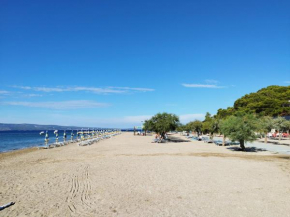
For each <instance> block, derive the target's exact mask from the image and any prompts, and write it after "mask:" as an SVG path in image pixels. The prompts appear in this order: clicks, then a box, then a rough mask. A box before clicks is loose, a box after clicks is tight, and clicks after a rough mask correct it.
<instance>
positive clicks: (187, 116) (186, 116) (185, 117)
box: [179, 114, 205, 124]
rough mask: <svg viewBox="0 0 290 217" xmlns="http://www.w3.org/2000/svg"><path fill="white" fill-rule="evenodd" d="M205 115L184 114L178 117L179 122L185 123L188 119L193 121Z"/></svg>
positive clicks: (201, 118)
mask: <svg viewBox="0 0 290 217" xmlns="http://www.w3.org/2000/svg"><path fill="white" fill-rule="evenodd" d="M204 117H205V114H184V115H180V116H179V119H180V122H181V123H183V124H186V123H188V122H190V121H194V120H200V121H201V120H203V119H204Z"/></svg>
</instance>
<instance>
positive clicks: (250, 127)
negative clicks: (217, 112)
mask: <svg viewBox="0 0 290 217" xmlns="http://www.w3.org/2000/svg"><path fill="white" fill-rule="evenodd" d="M256 130H257V118H256V116H255V115H253V114H245V113H238V114H236V115H235V116H229V117H228V118H226V119H225V120H223V121H222V122H221V132H222V133H223V134H224V136H226V137H229V138H230V139H231V140H233V141H238V142H240V147H241V149H242V150H243V151H244V150H245V142H252V141H254V140H255V139H256V135H255V131H256Z"/></svg>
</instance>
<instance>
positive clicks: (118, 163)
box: [0, 133, 290, 217]
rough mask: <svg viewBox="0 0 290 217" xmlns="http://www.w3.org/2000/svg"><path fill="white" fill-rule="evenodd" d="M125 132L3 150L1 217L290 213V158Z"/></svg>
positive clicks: (0, 194)
mask: <svg viewBox="0 0 290 217" xmlns="http://www.w3.org/2000/svg"><path fill="white" fill-rule="evenodd" d="M152 139H153V137H152V136H147V137H144V136H133V135H132V133H123V134H122V135H119V136H116V137H114V138H111V139H107V140H103V141H101V142H99V143H96V144H93V145H91V146H85V147H79V146H77V145H76V144H70V145H68V146H64V147H59V148H54V149H49V150H36V149H29V150H24V151H18V152H13V153H6V154H1V155H0V171H1V176H0V205H3V204H5V203H8V202H10V201H14V202H16V203H15V205H14V206H11V207H9V208H7V209H5V210H2V211H0V216H9V217H11V216H130V217H131V216H132V217H133V216H134V217H137V216H178V217H180V216H253V217H254V216H255V217H257V216H263V217H265V216H269V217H273V216H281V217H282V216H283V217H285V216H290V205H289V201H290V159H289V156H280V155H274V154H271V153H269V152H257V153H243V152H237V151H232V150H228V149H227V148H226V147H217V146H215V145H213V144H206V143H203V142H198V141H191V142H179V143H162V144H154V143H151V141H152Z"/></svg>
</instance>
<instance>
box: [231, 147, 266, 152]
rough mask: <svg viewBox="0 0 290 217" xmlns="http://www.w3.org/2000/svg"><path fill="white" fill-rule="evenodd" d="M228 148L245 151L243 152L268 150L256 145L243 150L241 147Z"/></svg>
mask: <svg viewBox="0 0 290 217" xmlns="http://www.w3.org/2000/svg"><path fill="white" fill-rule="evenodd" d="M227 149H229V150H231V151H243V152H264V151H267V150H266V149H263V148H256V147H246V149H245V150H242V149H241V148H240V147H228V148H227Z"/></svg>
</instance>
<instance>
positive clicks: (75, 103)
mask: <svg viewBox="0 0 290 217" xmlns="http://www.w3.org/2000/svg"><path fill="white" fill-rule="evenodd" d="M0 105H10V106H24V107H32V108H47V109H83V108H100V107H106V106H109V104H106V103H99V102H95V101H90V100H72V101H62V102H23V101H22V102H21V101H11V102H1V103H0Z"/></svg>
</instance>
